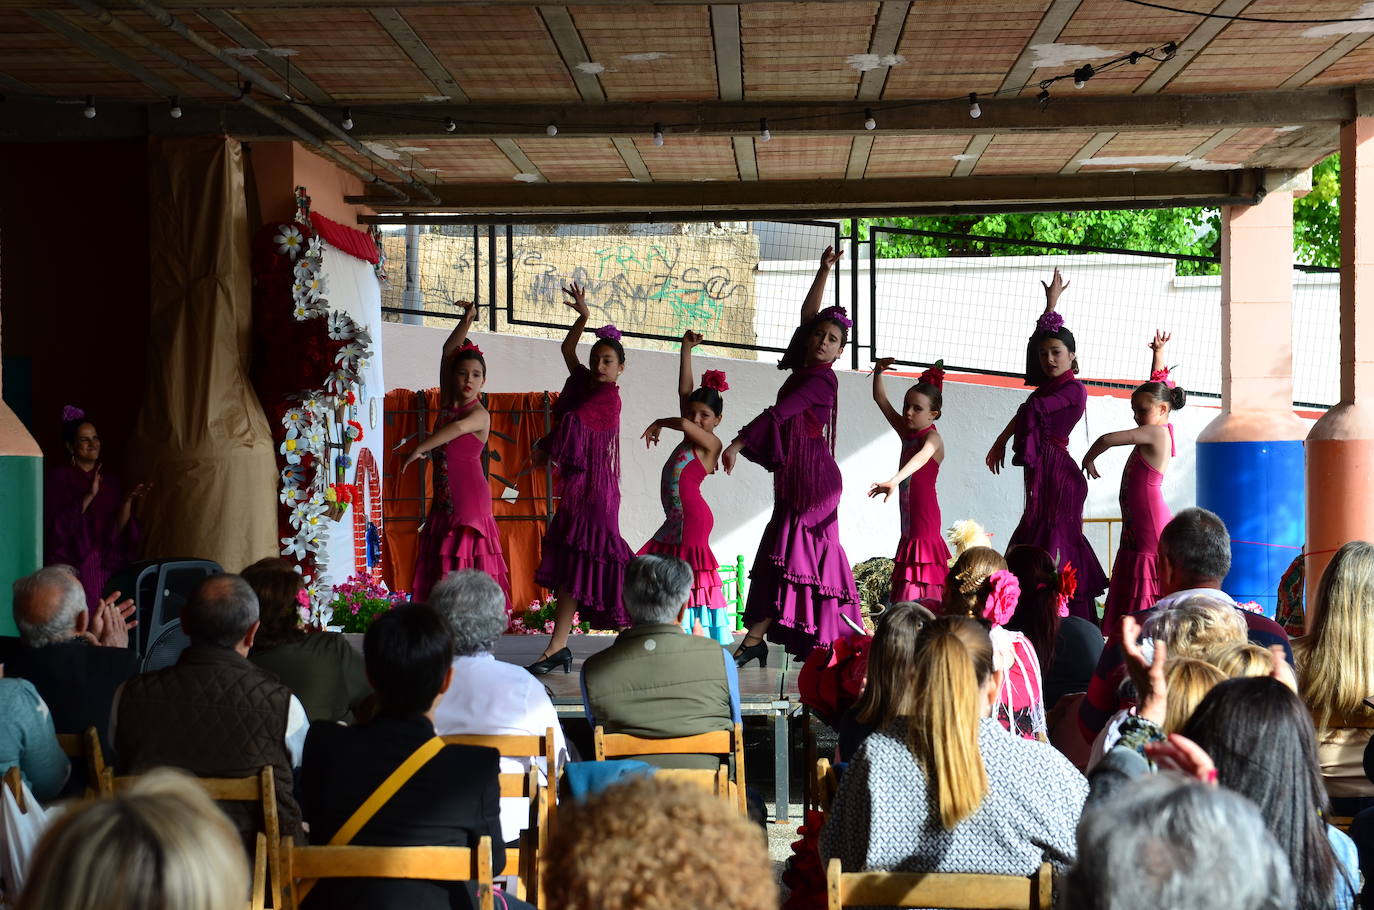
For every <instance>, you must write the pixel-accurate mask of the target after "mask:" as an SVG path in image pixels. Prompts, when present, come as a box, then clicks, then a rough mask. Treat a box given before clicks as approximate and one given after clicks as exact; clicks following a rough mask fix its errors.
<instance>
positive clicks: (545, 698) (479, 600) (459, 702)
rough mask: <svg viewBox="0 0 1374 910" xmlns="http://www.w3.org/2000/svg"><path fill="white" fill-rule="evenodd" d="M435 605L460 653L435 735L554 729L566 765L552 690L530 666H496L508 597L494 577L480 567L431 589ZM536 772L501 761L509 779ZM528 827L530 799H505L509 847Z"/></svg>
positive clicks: (525, 762)
mask: <svg viewBox="0 0 1374 910" xmlns="http://www.w3.org/2000/svg"><path fill="white" fill-rule="evenodd" d="M429 605H430V606H431V607H433V608H434V609H435V610H436V611H437V612H438V613H439V615H440V616H442V617H443V618H444V621H445V622H446V623H448V627H449V631H451V632H452V633H453V651H454V658H453V685H451V686H449V687H448V690H447V691H446V692H445V693H444V695H443V697H442V698H440V699H439V705H438V707H437V708H435V709H434V732H436V733H438V734H439V735H440V736H447V735H449V734H453V733H476V734H486V735H493V734H495V735H502V734H504V735H513V736H543V735H544V734H545V733H546V732H547V731H548V729H549V728H550V727H552V728H553V737H554V751H555V752H556V754H557V758H558V762H559V764H560V765H561V764H562V763H563V762H565V761H567V759H568V748H567V745H566V744H565V743H564V741H563V727H562V726H561V725H560V724H559V722H558V712H557V711H555V710H554V707H553V702H552V701H550V700H549V693H548V690H546V689H545V688H544V685H543V684H542V683H541V682H539V680H538V679H536V678H535V677H533V676H531V675H530V673H529V671H527V670H526V669H525V668H524V667H518V666H516V665H515V664H508V663H506V662H504V661H500V660H497V659H496V656H495V654H494V653H493V652H494V651H495V650H496V643H497V642H498V641H500V640H501V633H502V632H504V631H505V630H506V623H507V618H506V593H505V592H504V591H502V590H501V586H500V585H498V584H497V583H496V581H495V579H493V578H492V577H491V576H490V575H488V574H487V573H486V572H483V571H480V570H478V569H460V570H459V571H457V572H450V573H449V574H448V575H445V576H444V577H443V579H442V580H440V582H439V583H438V584H436V585H435V586H434V588H433V590H431V591H430V594H429ZM536 764H537V767H538V768H539V770H540V772H541V777H542V778H543V780H544V783H545V785H547V784H548V781H549V774H548V770H549V769H548V768H546V767H544V766H545V764H547V762H545V761H544V760H543V759H539V760H538V761H537V763H536ZM529 767H530V760H529V759H518V758H502V759H501V770H502V771H503V772H505V773H513V772H523V771H526V770H528V769H529ZM554 771H555V774H556V772H557V769H556V768H555V769H554ZM528 821H529V801H528V800H526V799H523V798H520V797H506V798H504V799H502V800H501V832H502V837H503V838H504V839H505V841H506V843H510V842H511V841H513V840H515V839H516V838H517V837H519V836H520V831H521V830H522V829H523V828H524V827H525V825H526V823H528Z"/></svg>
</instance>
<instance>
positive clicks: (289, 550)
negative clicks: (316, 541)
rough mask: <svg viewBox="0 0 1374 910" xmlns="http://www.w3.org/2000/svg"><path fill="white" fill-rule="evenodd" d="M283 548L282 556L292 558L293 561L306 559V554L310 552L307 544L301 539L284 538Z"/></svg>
mask: <svg viewBox="0 0 1374 910" xmlns="http://www.w3.org/2000/svg"><path fill="white" fill-rule="evenodd" d="M281 547H282V549H281V555H283V556H290V557H292V558H293V559H305V554H306V553H307V552H309V551H308V550H307V549H306V546H305V542H304V541H303V540H301V539H300V538H299V537H283V538H282V539H281Z"/></svg>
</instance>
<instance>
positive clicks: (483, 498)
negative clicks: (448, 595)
mask: <svg viewBox="0 0 1374 910" xmlns="http://www.w3.org/2000/svg"><path fill="white" fill-rule="evenodd" d="M476 405H477V401H476V399H474V400H473V401H471V402H469V403H468V404H467V406H466V407H465V406H462V405H451V406H449V407H447V408H445V409H444V410H443V412H442V413H441V414H440V415H439V419H438V420H437V421H435V424H434V429H435V430H438V429H439V428H440V427H442V426H444V425H445V424H449V423H452V422H453V421H455V420H460V419H462V418H463V417H465V416H467V414H468V413H469V412H471V410H472V409H473V408H474V407H476ZM486 447H487V444H486V443H485V442H483V441H482V440H481V439H480V438H479V437H477V436H476V435H474V434H472V433H464V434H463V435H462V436H459V437H457V438H456V439H451V440H449V441H448V442H446V443H444V444H443V445H442V446H439V447H438V448H436V449H434V450H433V452H432V454H431V456H430V462H431V463H432V464H433V465H434V502H433V504H432V505H431V506H430V509H429V516H428V517H427V518H426V519H425V526H424V527H423V528H422V529H421V530H420V544H419V553H418V555H417V558H416V560H415V581H414V583H413V584H412V586H411V591H412V592H413V593H414V597H415V599H416V600H418V601H424V600H427V599H429V592H430V591H431V590H433V588H434V586H435V585H437V584H438V583H439V580H440V579H442V578H443V577H444V576H445V575H447V574H448V573H450V572H456V571H458V570H459V569H478V570H480V571H483V572H486V573H487V574H488V575H490V576H491V577H492V578H494V579H496V583H497V584H499V585H500V586H501V590H502V591H504V592H506V609H507V610H509V609H510V578H509V576H508V575H507V570H506V558H505V557H504V556H503V555H502V554H501V535H500V533H499V532H498V531H497V529H496V519H495V518H494V517H492V513H491V487H490V485H489V484H488V482H487V475H486V473H485V472H484V471H483V470H482V450H483V449H485V448H486Z"/></svg>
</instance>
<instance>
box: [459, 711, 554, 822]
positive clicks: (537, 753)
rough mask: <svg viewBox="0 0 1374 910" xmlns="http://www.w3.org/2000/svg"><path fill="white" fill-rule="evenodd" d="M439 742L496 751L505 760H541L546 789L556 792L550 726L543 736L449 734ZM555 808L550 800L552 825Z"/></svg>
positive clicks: (551, 729) (549, 818)
mask: <svg viewBox="0 0 1374 910" xmlns="http://www.w3.org/2000/svg"><path fill="white" fill-rule="evenodd" d="M442 739H443V740H444V742H445V743H446V744H454V745H459V746H484V747H486V748H488V749H495V750H496V751H497V752H500V753H501V755H502V757H504V758H530V759H534V758H542V759H544V764H545V767H546V768H548V776H549V789H550V790H552V791H553V792H554V793H557V792H558V770H559V769H558V741H557V740H556V739H554V735H553V727H545V728H544V734H543V735H542V736H533V735H529V734H518V733H491V734H484V733H450V734H447V735H445V736H443V737H442ZM503 776H504V775H503ZM502 795H503V796H504V795H505V794H504V793H503V794H502ZM557 809H558V807H557V801H556V800H553V799H551V800H549V812H548V824H550V825H552V824H554V822H555V819H556V814H557Z"/></svg>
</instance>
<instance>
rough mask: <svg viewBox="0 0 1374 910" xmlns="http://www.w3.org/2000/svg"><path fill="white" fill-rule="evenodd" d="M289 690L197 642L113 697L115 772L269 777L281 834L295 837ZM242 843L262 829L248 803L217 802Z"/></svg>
mask: <svg viewBox="0 0 1374 910" xmlns="http://www.w3.org/2000/svg"><path fill="white" fill-rule="evenodd" d="M290 700H291V690H290V689H288V688H286V686H283V685H282V684H281V683H279V682H277V681H276V679H274V678H273V677H271V676H269V675H268V674H266V673H264V672H263V671H262V670H259V669H258V668H257V667H255V666H253V664H251V663H249V662H248V660H247V658H244V657H241V656H240V655H239V653H238V652H237V651H234V650H232V649H229V648H218V647H213V646H206V645H197V646H193V647H190V648H187V649H186V650H185V651H183V652H182V654H181V658H180V659H179V660H178V661H177V663H176V666H172V667H168V668H166V669H165V670H158V671H156V672H153V673H144V674H141V675H139V676H135V677H133V678H132V679H130V680H129V681H128V682H126V683H125V684H124V692H123V694H122V695H120V696H119V702H118V708H117V711H118V717H117V719H116V727H115V744H114V745H115V753H116V755H117V756H118V763H117V767H118V771H119V773H120V774H142V773H144V772H146V771H150V770H152V769H153V768H156V767H159V766H161V765H171V766H173V767H176V768H184V769H185V770H187V771H190V772H191V773H192V774H195V775H197V776H199V777H252V776H254V775H256V774H257V773H258V771H259V769H261V768H262V766H263V765H271V766H272V770H273V771H274V772H275V776H276V789H277V816H278V819H279V821H280V824H281V833H282V834H283V835H291V836H293V837H296V838H297V839H299V835H300V826H301V812H300V809H299V808H298V807H297V805H296V799H295V796H294V795H293V794H292V787H291V758H290V756H289V755H288V754H287V751H286V717H287V712H288V711H289V709H290ZM219 805H220V808H222V809H224V811H225V813H226V814H228V816H229V817H230V818H231V819H232V820H233V822H234V824H235V826H237V827H238V829H239V832H240V833H241V834H243V835H244V836H245V838H244V839H245V843H248V844H251V843H252V841H253V834H254V832H256V831H258V830H259V829H260V826H261V824H262V812H261V811H260V810H259V809H258V807H257V806H254V805H252V804H250V803H234V802H228V803H220V804H219Z"/></svg>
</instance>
